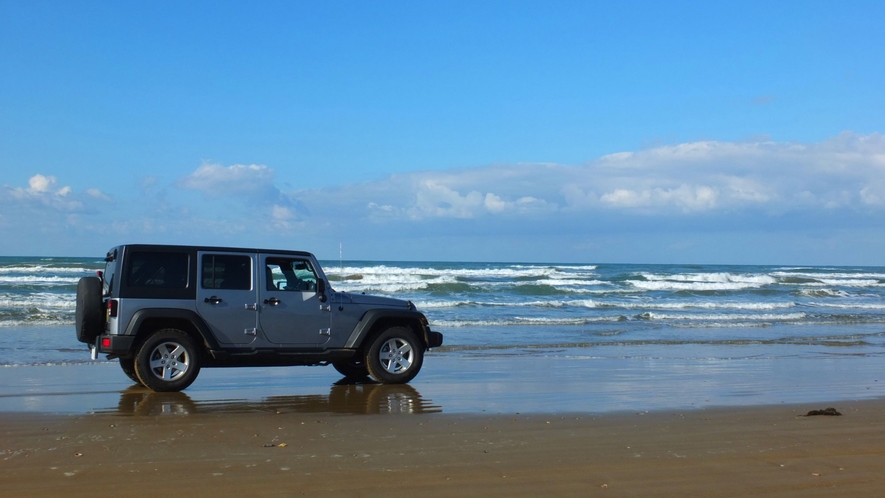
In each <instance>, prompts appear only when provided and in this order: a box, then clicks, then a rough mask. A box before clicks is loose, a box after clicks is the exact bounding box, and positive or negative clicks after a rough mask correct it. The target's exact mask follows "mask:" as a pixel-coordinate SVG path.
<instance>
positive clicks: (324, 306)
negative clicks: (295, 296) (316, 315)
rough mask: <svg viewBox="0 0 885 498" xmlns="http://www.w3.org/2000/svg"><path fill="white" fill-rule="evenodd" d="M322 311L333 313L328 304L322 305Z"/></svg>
mask: <svg viewBox="0 0 885 498" xmlns="http://www.w3.org/2000/svg"><path fill="white" fill-rule="evenodd" d="M320 311H332V307H331V306H329V305H328V304H321V305H320Z"/></svg>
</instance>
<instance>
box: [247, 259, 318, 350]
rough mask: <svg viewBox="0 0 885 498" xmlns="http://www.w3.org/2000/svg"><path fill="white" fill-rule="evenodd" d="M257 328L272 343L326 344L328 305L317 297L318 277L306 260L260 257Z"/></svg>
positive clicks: (311, 264)
mask: <svg viewBox="0 0 885 498" xmlns="http://www.w3.org/2000/svg"><path fill="white" fill-rule="evenodd" d="M260 260H261V264H260V268H261V271H260V273H261V283H260V284H259V286H258V287H259V289H258V305H259V306H260V307H261V313H260V318H259V324H260V325H261V330H262V331H263V332H264V335H265V337H267V340H269V341H270V342H272V343H275V344H280V345H292V346H317V345H320V344H323V343H325V342H326V341H328V340H329V336H330V333H331V329H330V326H331V322H332V319H331V316H332V313H331V312H330V311H329V310H330V309H331V308H330V307H329V303H328V302H322V301H321V300H320V295H319V294H318V293H317V288H318V285H317V281H318V280H319V277H318V276H317V272H316V271H315V270H314V267H313V263H311V261H310V260H309V259H306V258H299V257H296V256H276V255H273V254H262V255H261V257H260Z"/></svg>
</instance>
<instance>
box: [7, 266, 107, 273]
mask: <svg viewBox="0 0 885 498" xmlns="http://www.w3.org/2000/svg"><path fill="white" fill-rule="evenodd" d="M92 272H93V270H90V269H88V268H82V267H73V266H72V267H58V266H43V265H33V266H32V265H22V266H0V274H8V273H18V274H28V275H31V274H35V273H37V274H39V273H75V274H76V273H79V274H82V275H88V274H92Z"/></svg>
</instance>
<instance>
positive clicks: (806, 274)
mask: <svg viewBox="0 0 885 498" xmlns="http://www.w3.org/2000/svg"><path fill="white" fill-rule="evenodd" d="M771 275H772V276H774V277H778V278H790V277H793V278H808V279H815V280H822V279H848V280H852V279H876V280H885V273H868V272H858V273H841V272H833V273H821V272H819V271H818V272H814V271H802V272H794V271H776V272H772V273H771Z"/></svg>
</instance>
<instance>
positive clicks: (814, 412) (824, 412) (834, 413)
mask: <svg viewBox="0 0 885 498" xmlns="http://www.w3.org/2000/svg"><path fill="white" fill-rule="evenodd" d="M815 415H830V416H835V417H838V416H841V415H842V414H841V413H839V412H838V411H837V410H836V409H835V408H825V409H823V410H811V411H810V412H808V413H806V414H805V416H806V417H813V416H815Z"/></svg>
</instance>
